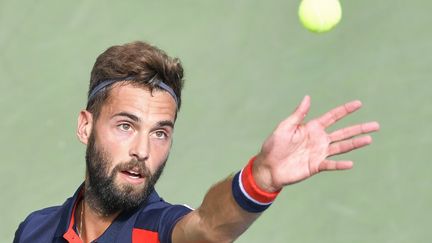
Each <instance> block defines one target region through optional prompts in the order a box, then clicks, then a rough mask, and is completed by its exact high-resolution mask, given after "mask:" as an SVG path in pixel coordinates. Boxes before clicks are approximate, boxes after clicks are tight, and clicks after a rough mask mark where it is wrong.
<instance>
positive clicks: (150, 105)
mask: <svg viewBox="0 0 432 243" xmlns="http://www.w3.org/2000/svg"><path fill="white" fill-rule="evenodd" d="M110 97H111V98H110V100H109V102H108V103H107V104H106V105H104V107H103V108H102V111H101V115H100V117H99V119H98V120H97V121H96V122H95V124H94V125H95V126H96V127H97V131H98V134H97V135H98V136H97V138H96V141H97V142H98V146H102V147H103V148H104V149H105V150H106V151H110V156H111V158H112V159H113V161H115V162H114V165H115V164H116V163H121V162H122V161H128V160H130V159H131V158H137V159H139V160H140V161H143V163H146V165H147V166H148V167H149V168H150V171H151V173H154V172H155V171H156V169H157V168H158V167H159V166H160V165H161V164H162V163H163V161H165V159H166V158H167V156H168V153H169V150H170V147H171V143H172V132H173V131H172V130H173V127H171V126H167V125H166V126H160V125H161V124H165V123H166V122H167V121H170V122H171V124H172V125H173V124H174V120H175V113H176V108H175V103H174V100H173V99H172V97H170V95H169V94H168V93H167V92H164V91H157V92H153V95H151V94H150V92H149V91H148V90H146V89H144V88H139V87H133V86H130V85H126V86H119V87H114V88H113V90H112V93H111V95H110ZM360 107H361V102H360V101H353V102H349V103H347V104H345V105H342V106H339V107H337V108H335V109H333V110H331V111H329V112H327V113H325V114H324V115H322V116H321V117H318V118H315V119H312V120H310V121H309V122H304V119H305V117H306V115H307V113H308V111H309V108H310V97H309V96H306V97H305V98H304V99H303V101H302V102H301V104H300V105H299V106H298V107H297V109H296V110H295V111H294V112H293V113H292V114H291V115H290V116H289V117H288V118H287V119H285V120H284V121H282V122H281V123H279V124H278V126H277V127H276V129H275V130H274V131H273V133H272V134H270V136H269V137H268V138H267V139H266V140H265V142H264V144H263V145H262V148H261V151H260V153H259V154H258V155H256V160H255V163H254V166H253V177H254V179H255V181H256V183H257V184H258V186H259V187H261V188H262V189H263V190H266V191H269V192H273V191H277V190H280V189H282V188H283V187H284V186H287V185H290V184H294V183H297V182H300V181H302V180H305V179H307V178H309V177H311V176H313V175H315V174H318V173H319V172H322V171H333V170H346V169H351V168H352V166H353V162H352V161H334V160H331V159H330V157H331V156H333V155H336V154H343V153H347V152H349V151H351V150H355V149H359V148H361V147H364V146H366V145H368V144H370V143H371V142H372V138H371V137H370V136H369V135H365V136H360V137H358V136H359V135H363V134H368V133H370V132H374V131H378V130H379V124H378V123H377V122H369V123H361V124H358V125H354V126H350V127H347V128H342V129H339V130H337V131H334V132H331V133H328V132H326V129H327V128H329V127H330V126H331V125H333V124H334V123H336V122H337V121H338V120H340V119H342V118H343V117H345V116H347V115H348V114H350V113H352V112H355V111H356V110H358V109H359V108H360ZM121 112H127V113H131V114H133V115H134V116H136V117H137V118H139V119H138V120H137V121H131V119H130V118H128V117H124V116H120V117H118V116H116V115H115V114H119V113H121ZM92 119H93V118H92V115H91V114H90V113H88V112H87V111H85V110H83V111H81V113H80V116H79V119H78V120H79V121H78V132H77V134H78V137H79V139H80V141H81V142H83V143H84V144H87V143H88V138H89V134H90V133H91V131H92V125H93V120H92ZM129 123H130V125H131V126H130V127H132V129H131V130H129V128H130V127H129V126H125V125H124V124H129ZM161 129H162V130H163V131H164V132H166V133H167V134H169V138H168V139H166V140H164V139H162V140H161V139H160V138H159V136H158V135H156V134H158V133H157V131H160V130H161ZM124 130H127V132H126V131H124ZM114 165H113V166H114ZM117 182H118V183H119V184H122V183H131V181H130V180H128V179H127V178H126V179H125V178H124V177H121V176H119V177H118V178H117ZM143 183H145V181H144V182H143ZM231 184H232V177H229V178H227V179H225V180H223V181H221V182H219V183H217V184H216V185H214V186H213V187H212V188H211V189H210V190H209V191H208V193H207V194H206V195H205V197H204V200H203V203H202V204H201V206H200V207H199V208H198V209H196V210H194V211H192V212H191V213H189V214H188V215H186V216H185V217H183V218H182V219H181V220H180V221H179V222H178V223H177V224H176V226H175V227H174V230H173V235H172V241H173V242H174V243H191V242H192V243H193V242H196V243H198V242H218V243H221V242H233V241H234V240H235V239H236V238H237V237H238V236H240V234H242V233H243V232H244V231H245V230H246V229H247V228H248V227H249V226H250V225H251V224H252V223H253V222H254V221H255V220H256V219H257V218H258V217H259V216H260V214H255V213H249V212H246V211H244V210H243V209H241V208H240V207H239V206H238V205H237V203H236V202H235V201H234V198H233V196H232V192H231ZM136 186H137V187H141V186H142V184H139V183H138V184H136ZM82 205H84V208H85V211H84V220H83V221H84V224H83V225H84V226H83V228H84V229H83V234H82V238H83V240H84V242H89V241H91V240H94V239H96V238H97V237H98V236H100V235H101V234H102V233H103V232H104V231H105V230H106V228H107V227H108V226H109V225H110V224H111V223H112V221H113V220H114V218H115V217H116V216H117V215H118V213H117V214H114V215H108V216H103V215H99V214H97V212H96V211H95V210H92V208H91V207H89V205H88V204H87V203H84V204H82ZM77 211H79V209H78V210H77ZM119 213H120V212H119ZM76 218H79V217H76Z"/></svg>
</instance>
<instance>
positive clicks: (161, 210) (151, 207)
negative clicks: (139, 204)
mask: <svg viewBox="0 0 432 243" xmlns="http://www.w3.org/2000/svg"><path fill="white" fill-rule="evenodd" d="M191 211H192V209H191V208H190V207H188V206H186V205H179V204H177V205H173V204H170V203H168V202H165V201H164V200H163V199H162V198H158V200H152V201H150V202H149V203H148V204H147V205H146V207H144V208H142V210H141V212H140V213H139V215H138V217H137V220H136V222H135V225H134V234H149V233H150V232H151V234H153V235H155V237H156V236H157V238H159V240H160V242H162V243H165V242H167V243H168V242H171V234H172V231H173V228H174V226H175V224H176V223H177V222H178V221H179V220H180V219H181V218H182V217H183V216H185V215H186V214H188V213H190V212H191Z"/></svg>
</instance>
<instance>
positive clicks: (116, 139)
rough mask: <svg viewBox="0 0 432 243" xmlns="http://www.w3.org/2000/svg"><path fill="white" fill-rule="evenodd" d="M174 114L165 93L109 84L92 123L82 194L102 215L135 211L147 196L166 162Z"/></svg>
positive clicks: (174, 109) (171, 104)
mask: <svg viewBox="0 0 432 243" xmlns="http://www.w3.org/2000/svg"><path fill="white" fill-rule="evenodd" d="M175 113H176V104H175V102H174V100H173V98H172V97H171V96H170V94H169V93H167V92H165V91H159V90H154V91H153V92H152V93H151V92H150V91H149V90H148V89H145V88H142V87H135V86H132V85H130V84H128V85H115V86H113V88H112V89H111V91H110V95H109V98H108V100H107V101H106V103H105V104H104V105H103V106H102V108H101V112H100V115H99V117H98V119H97V120H96V121H93V127H92V132H91V135H90V138H89V141H88V145H87V152H86V161H87V173H88V174H87V180H88V181H87V184H86V193H87V194H86V195H87V196H88V197H89V198H88V199H89V200H90V201H91V200H95V201H97V202H98V203H95V205H94V206H96V205H97V206H99V210H100V211H101V212H102V213H104V214H111V213H114V212H116V211H119V210H122V209H129V208H133V207H136V206H138V204H140V203H141V202H142V201H144V200H145V199H146V198H147V196H148V194H149V192H150V191H149V190H151V188H152V187H153V185H154V184H155V183H156V181H157V179H158V178H159V176H160V174H161V173H162V170H163V167H164V165H165V162H166V160H167V159H168V154H169V150H170V148H171V144H172V135H173V126H174V120H175ZM98 204H99V205H98Z"/></svg>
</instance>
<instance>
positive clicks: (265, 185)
mask: <svg viewBox="0 0 432 243" xmlns="http://www.w3.org/2000/svg"><path fill="white" fill-rule="evenodd" d="M361 105H362V104H361V102H360V101H352V102H349V103H346V104H345V105H342V106H339V107H337V108H335V109H333V110H331V111H329V112H327V113H325V114H324V115H323V116H321V117H319V118H316V119H313V120H311V121H309V122H307V123H303V121H304V118H305V117H306V115H307V113H308V111H309V108H310V97H309V96H305V98H304V99H303V101H302V102H301V104H300V105H299V106H298V107H297V109H296V110H295V111H294V113H293V114H292V115H291V116H289V117H288V118H287V119H286V120H284V121H282V122H281V123H280V124H279V125H278V126H277V128H276V129H275V130H274V131H273V133H272V134H271V135H270V136H269V137H268V138H267V139H266V141H265V142H264V144H263V146H262V148H261V152H260V153H259V154H258V155H257V157H256V159H255V162H254V167H253V174H254V178H255V180H256V182H257V184H258V185H259V186H260V187H261V188H262V189H264V190H266V191H269V192H272V191H277V190H279V189H281V188H282V187H284V186H286V185H289V184H293V183H296V182H300V181H302V180H304V179H307V178H309V177H311V176H313V175H315V174H317V173H319V172H321V171H330V170H346V169H351V168H352V167H353V162H352V161H349V160H344V161H334V160H331V159H329V157H330V156H333V155H337V154H343V153H346V152H349V151H351V150H354V149H358V148H361V147H364V146H366V145H368V144H370V143H372V138H371V136H369V135H365V136H360V137H356V136H358V135H362V134H367V133H370V132H374V131H378V130H379V124H378V123H377V122H369V123H362V124H358V125H354V126H350V127H346V128H342V129H339V130H337V131H334V132H332V133H327V132H326V131H325V129H327V128H328V127H330V126H331V125H333V124H334V123H336V122H337V121H338V120H340V119H342V118H344V117H345V116H347V115H348V114H350V113H352V112H354V111H356V110H358V109H359V108H360V107H361Z"/></svg>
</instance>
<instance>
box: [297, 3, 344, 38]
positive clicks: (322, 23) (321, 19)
mask: <svg viewBox="0 0 432 243" xmlns="http://www.w3.org/2000/svg"><path fill="white" fill-rule="evenodd" d="M298 14H299V18H300V21H301V23H302V24H303V26H304V27H305V28H306V29H308V30H310V31H312V32H316V33H322V32H326V31H329V30H331V29H332V28H333V27H335V26H336V25H337V24H338V23H339V21H340V20H341V18H342V8H341V5H340V3H339V0H302V2H301V3H300V6H299V11H298Z"/></svg>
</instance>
